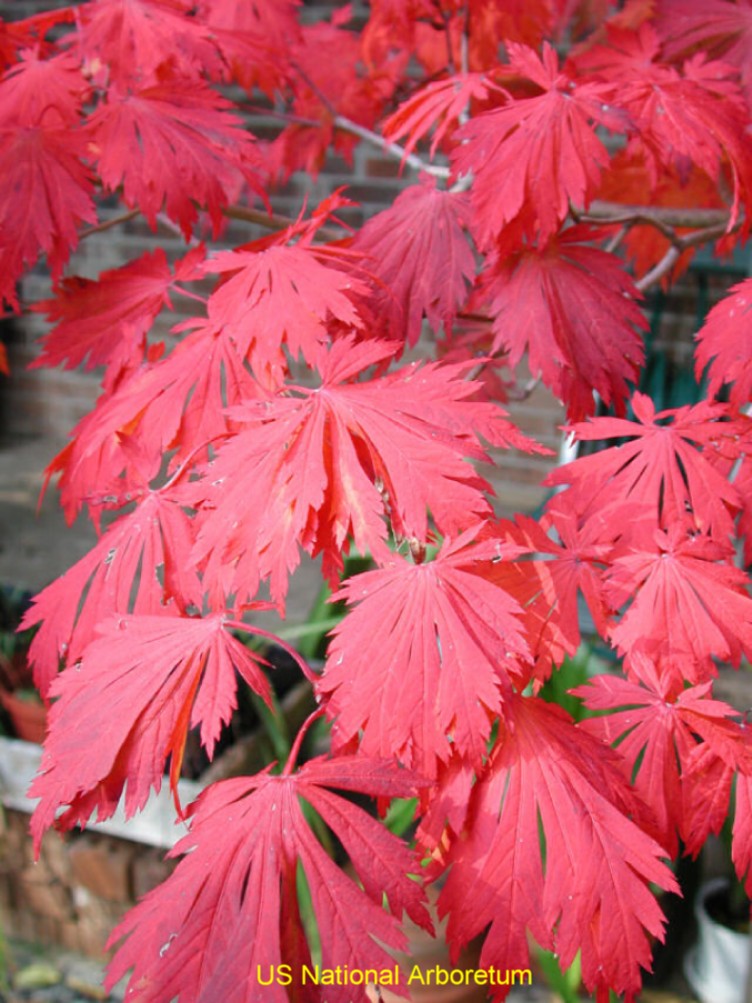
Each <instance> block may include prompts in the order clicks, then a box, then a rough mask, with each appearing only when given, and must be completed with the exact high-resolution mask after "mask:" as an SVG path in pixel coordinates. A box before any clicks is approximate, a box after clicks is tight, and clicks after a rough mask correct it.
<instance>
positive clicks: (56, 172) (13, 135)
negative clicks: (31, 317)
mask: <svg viewBox="0 0 752 1003" xmlns="http://www.w3.org/2000/svg"><path fill="white" fill-rule="evenodd" d="M82 151H83V142H82V137H81V133H80V132H76V131H72V130H70V129H64V128H62V127H60V126H57V127H54V128H53V127H48V126H45V127H42V126H24V127H20V126H17V125H13V126H10V127H4V128H0V177H2V179H3V187H2V192H1V193H0V302H2V300H6V301H7V302H9V303H10V304H11V305H13V306H15V305H16V304H17V300H16V291H15V284H16V281H17V280H18V278H19V277H20V276H21V274H22V273H23V271H24V269H25V268H26V267H27V266H29V265H32V264H34V262H35V261H36V260H37V258H38V257H39V255H40V254H46V255H47V264H48V265H49V267H50V271H51V272H52V275H53V277H54V278H57V277H58V276H59V275H60V273H61V271H62V269H63V265H64V264H65V263H66V261H67V260H68V257H69V255H70V253H71V251H72V250H74V249H75V247H76V245H77V244H78V226H79V224H80V223H94V222H96V218H97V217H96V212H95V209H94V202H93V201H92V192H93V189H92V185H91V181H90V178H89V172H88V171H87V169H86V168H85V167H84V165H83V164H82V163H81V160H80V159H79V157H80V155H81V153H82Z"/></svg>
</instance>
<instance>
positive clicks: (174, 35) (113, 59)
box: [76, 0, 219, 87]
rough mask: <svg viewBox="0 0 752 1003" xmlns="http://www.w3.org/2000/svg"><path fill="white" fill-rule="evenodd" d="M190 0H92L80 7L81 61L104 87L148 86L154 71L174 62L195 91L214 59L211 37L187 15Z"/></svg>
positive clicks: (190, 7)
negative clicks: (103, 72) (103, 80)
mask: <svg viewBox="0 0 752 1003" xmlns="http://www.w3.org/2000/svg"><path fill="white" fill-rule="evenodd" d="M193 6H194V5H193V4H192V3H190V2H189V0H97V2H96V3H87V4H83V5H79V7H78V12H79V18H80V30H79V32H78V34H77V36H76V41H77V44H78V45H80V47H81V51H82V53H83V55H84V58H85V59H86V60H87V61H88V62H89V63H90V64H91V65H92V66H93V67H94V68H95V70H99V71H100V72H101V68H102V67H105V68H106V77H107V81H108V83H111V84H115V85H118V86H135V87H139V86H145V85H146V86H148V85H150V84H152V83H154V82H155V79H156V73H157V70H158V69H159V68H160V67H161V66H162V65H163V64H165V63H168V62H169V61H170V60H172V59H177V60H178V61H179V63H180V66H181V70H182V72H183V73H184V74H185V73H186V72H189V73H191V74H192V79H191V83H190V85H189V86H191V87H193V86H200V83H199V79H198V78H199V76H200V73H201V71H202V70H204V69H206V68H207V67H208V68H211V67H216V66H217V65H218V64H219V56H218V54H217V51H216V48H215V46H214V44H213V41H212V39H211V32H210V31H209V30H208V28H207V26H206V25H205V24H204V23H203V21H202V20H201V19H199V18H195V17H191V16H188V15H189V14H190V13H192V8H193Z"/></svg>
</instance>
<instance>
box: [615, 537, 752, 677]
mask: <svg viewBox="0 0 752 1003" xmlns="http://www.w3.org/2000/svg"><path fill="white" fill-rule="evenodd" d="M732 557H733V550H732V548H731V547H730V546H729V545H722V544H721V543H720V542H718V541H717V540H715V539H713V538H711V537H709V536H701V535H694V536H693V535H689V536H688V535H687V534H686V531H685V529H684V528H683V527H682V526H681V525H680V524H676V525H674V526H673V527H672V528H671V529H670V530H669V531H668V532H663V531H661V530H654V531H653V534H652V537H650V536H646V535H643V536H642V537H641V539H640V540H637V541H633V542H627V543H625V544H624V545H623V547H622V548H621V550H620V552H615V554H614V555H612V557H611V561H610V567H609V569H608V572H607V575H606V582H605V594H606V596H607V598H608V599H609V600H610V601H611V603H612V604H613V606H614V608H619V607H621V606H622V605H624V604H625V603H626V602H628V601H629V600H631V605H630V607H629V609H627V611H626V612H625V613H624V615H623V616H622V618H621V620H620V621H619V623H618V624H616V626H614V627H613V628H612V630H611V640H612V641H613V643H614V644H615V645H616V647H617V648H618V650H619V651H620V652H621V653H626V652H633V651H645V652H646V653H648V654H651V653H653V654H656V655H661V654H664V653H667V654H671V655H672V656H674V659H673V660H672V661H671V663H670V666H671V670H672V671H674V672H679V673H680V678H682V677H683V678H686V679H687V680H689V681H690V682H692V683H697V682H704V681H705V680H707V679H710V678H711V677H713V676H715V675H716V669H715V666H714V664H713V661H712V659H713V658H718V659H721V660H722V661H726V662H731V663H732V664H733V665H735V666H738V665H739V661H740V659H741V657H742V655H744V656H745V657H747V658H749V657H750V656H752V599H750V596H749V593H748V592H747V576H746V575H745V574H744V572H743V571H741V570H740V569H739V568H736V567H734V566H733V565H732V564H731V563H729V562H730V559H731V558H732Z"/></svg>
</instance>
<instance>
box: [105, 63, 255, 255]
mask: <svg viewBox="0 0 752 1003" xmlns="http://www.w3.org/2000/svg"><path fill="white" fill-rule="evenodd" d="M230 107H231V103H230V102H229V101H227V100H226V99H225V98H223V97H221V96H220V95H219V94H218V93H217V92H216V91H213V90H211V89H210V88H209V87H208V86H206V85H205V84H202V83H200V82H199V81H198V80H178V79H174V80H169V81H166V82H162V83H158V84H154V85H153V86H151V87H145V88H143V89H141V90H136V91H131V92H127V93H123V94H119V93H118V92H117V91H115V90H114V89H113V90H110V92H109V95H108V100H107V102H106V103H104V104H101V105H100V106H99V107H98V108H97V109H96V111H94V112H93V114H92V115H91V116H90V117H89V120H88V132H89V136H90V144H91V151H92V154H93V156H94V157H95V159H96V165H97V171H98V173H99V176H100V178H101V179H102V183H103V184H104V186H105V189H106V190H108V191H115V190H117V189H118V188H119V187H120V186H121V185H122V188H123V198H124V200H125V202H126V204H127V205H129V206H133V207H137V208H138V209H140V210H141V212H142V213H143V214H144V216H145V217H146V219H147V220H148V221H149V223H150V224H151V225H152V226H155V225H156V220H157V214H158V213H160V212H162V211H164V212H165V213H166V214H167V216H169V218H170V219H172V220H175V222H176V223H178V225H179V226H180V228H181V230H182V231H183V233H184V234H185V236H186V238H188V237H189V236H190V234H191V228H192V226H193V224H194V222H195V221H196V219H197V216H198V213H197V211H196V204H198V205H199V206H202V207H205V208H206V209H207V211H208V213H209V216H210V217H211V220H212V223H213V224H214V229H215V231H216V230H217V229H218V227H219V224H220V222H221V220H222V208H223V207H224V206H226V205H227V204H228V203H229V202H231V201H232V200H233V199H234V197H235V196H236V195H237V193H238V192H239V191H240V189H241V188H242V186H243V183H244V182H245V183H248V184H250V185H251V186H252V188H253V189H254V190H255V191H256V192H257V193H260V191H261V189H260V188H259V184H258V180H257V178H256V175H255V170H256V168H257V167H258V162H259V161H258V155H257V154H256V151H255V148H254V145H253V141H252V138H251V136H250V134H249V133H248V132H247V131H245V130H243V129H241V128H240V125H241V120H240V119H239V118H238V117H237V116H236V115H233V114H231V113H230V112H229V111H228V109H229V108H230Z"/></svg>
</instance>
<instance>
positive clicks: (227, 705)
mask: <svg viewBox="0 0 752 1003" xmlns="http://www.w3.org/2000/svg"><path fill="white" fill-rule="evenodd" d="M262 661H263V660H262V659H260V658H259V657H258V656H257V655H255V654H254V653H253V652H251V651H250V650H249V649H248V648H247V647H245V646H244V645H242V644H241V643H240V641H238V640H237V639H236V638H234V637H233V636H232V634H230V632H229V630H228V629H227V627H226V625H225V621H224V617H223V616H222V615H220V614H215V615H213V616H205V617H203V618H202V617H182V616H175V615H164V614H162V615H158V616H154V615H151V616H149V615H140V616H118V617H113V618H111V619H109V620H104V621H101V622H100V625H99V626H98V627H97V629H96V636H95V638H94V639H93V640H92V641H91V642H90V643H89V644H88V645H87V646H86V648H84V650H83V653H82V655H81V659H80V662H77V664H76V665H75V666H72V667H71V668H69V669H67V670H66V671H65V672H63V673H62V674H61V675H60V676H59V677H58V678H57V680H56V681H55V683H54V684H53V686H52V687H51V689H50V695H51V697H52V698H53V701H54V702H53V704H52V707H51V710H50V717H49V731H48V736H47V739H46V741H45V747H44V754H43V756H42V762H41V765H40V769H39V774H38V776H37V777H36V779H35V780H34V782H33V784H32V787H31V791H32V796H33V797H38V798H39V799H40V801H39V804H38V805H37V807H36V810H35V812H34V816H33V819H32V832H33V834H34V838H35V841H36V844H37V846H38V845H39V842H40V840H41V837H42V834H43V832H44V831H45V829H47V828H49V826H50V825H51V824H52V823H53V821H55V817H56V813H57V811H58V809H60V808H62V807H65V809H66V810H65V812H64V813H63V814H62V815H61V816H60V817H59V818H58V819H57V825H58V826H60V827H61V828H63V829H69V828H72V827H73V826H74V825H76V824H78V823H84V822H86V821H87V820H88V819H89V818H90V816H91V814H92V813H93V812H94V811H95V810H96V812H97V820H98V821H102V820H103V819H106V818H109V817H110V816H111V815H112V814H113V812H114V811H115V809H116V808H117V805H118V802H119V800H120V797H121V795H122V794H123V791H124V790H125V813H126V817H129V816H131V815H133V814H134V812H136V811H139V810H140V809H141V808H143V806H144V804H145V803H146V801H147V799H148V797H149V794H150V791H151V789H152V788H153V789H154V790H157V791H158V790H159V789H160V787H161V785H162V776H163V774H164V771H165V765H166V762H167V758H168V756H169V757H170V787H171V789H172V791H173V793H174V795H175V797H177V781H178V778H179V776H180V767H181V765H182V761H183V750H184V748H185V742H186V737H187V734H188V729H189V727H200V734H201V744H202V745H203V746H204V747H205V748H206V751H207V754H208V756H209V758H210V759H211V758H212V755H213V751H214V746H215V744H216V741H217V739H218V737H219V734H220V732H221V729H222V726H223V725H225V724H227V723H228V722H229V720H230V716H231V715H232V712H233V710H234V709H235V707H236V706H237V699H236V690H237V683H236V678H235V669H237V671H238V672H239V673H240V675H241V676H242V678H243V679H244V680H245V682H246V683H247V684H248V685H249V686H250V687H251V689H252V690H253V691H254V692H256V693H258V694H259V695H260V696H261V697H262V698H263V699H264V700H265V701H266V702H267V703H269V702H270V690H269V683H268V680H267V679H266V676H265V675H264V674H263V672H262V671H261V669H260V663H261V662H262ZM105 712H106V714H107V720H108V722H109V724H108V727H107V728H102V727H101V721H102V715H103V713H105Z"/></svg>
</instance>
